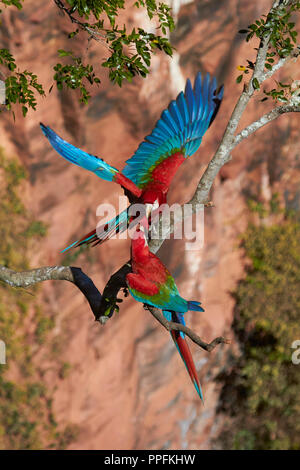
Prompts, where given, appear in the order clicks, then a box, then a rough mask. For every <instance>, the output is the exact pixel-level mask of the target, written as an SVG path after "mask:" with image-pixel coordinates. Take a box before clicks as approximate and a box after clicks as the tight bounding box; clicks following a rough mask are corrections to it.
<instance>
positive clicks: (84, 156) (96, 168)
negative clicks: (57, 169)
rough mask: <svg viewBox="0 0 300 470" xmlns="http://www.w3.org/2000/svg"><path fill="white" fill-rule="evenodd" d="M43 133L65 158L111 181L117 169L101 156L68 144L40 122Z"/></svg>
mask: <svg viewBox="0 0 300 470" xmlns="http://www.w3.org/2000/svg"><path fill="white" fill-rule="evenodd" d="M40 126H41V129H42V131H43V133H44V135H45V136H46V137H47V139H48V140H49V142H50V144H51V145H52V147H53V148H54V149H55V150H56V151H57V152H58V153H59V154H60V155H61V156H62V157H64V158H65V159H66V160H68V161H69V162H71V163H74V164H75V165H78V166H80V167H82V168H85V169H86V170H89V171H92V172H93V173H95V174H96V175H97V176H99V177H100V178H102V179H103V180H106V181H113V178H114V176H115V174H116V173H118V172H119V171H118V170H117V169H116V168H114V167H112V166H111V165H109V164H108V163H106V162H104V161H103V160H102V159H101V158H98V157H96V156H95V155H91V154H89V153H87V152H84V151H83V150H81V149H79V148H77V147H75V146H74V145H72V144H69V143H68V142H66V141H65V140H63V139H62V138H61V137H59V135H57V134H56V133H55V132H54V131H53V130H52V129H51V128H50V127H48V126H44V124H42V123H40Z"/></svg>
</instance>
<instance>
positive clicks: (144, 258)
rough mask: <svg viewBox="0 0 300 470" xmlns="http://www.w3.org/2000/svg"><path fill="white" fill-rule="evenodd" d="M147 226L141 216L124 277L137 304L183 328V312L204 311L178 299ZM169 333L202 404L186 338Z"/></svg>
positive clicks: (193, 304) (193, 303)
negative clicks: (153, 249)
mask: <svg viewBox="0 0 300 470" xmlns="http://www.w3.org/2000/svg"><path fill="white" fill-rule="evenodd" d="M147 227H148V226H147V219H146V218H145V217H144V218H143V219H142V221H141V223H140V224H139V225H138V226H137V228H136V230H135V232H134V235H133V239H132V241H131V269H132V272H131V273H129V274H127V276H126V282H127V287H128V290H129V292H130V294H131V295H132V296H133V297H134V299H136V300H137V301H139V302H142V303H144V304H148V305H152V306H153V307H156V308H159V309H161V310H162V312H163V314H164V316H165V318H166V319H167V320H168V321H173V322H175V323H181V324H182V325H185V321H184V313H186V312H187V311H189V310H194V311H198V312H204V310H203V308H202V307H201V302H195V301H187V300H185V299H183V298H182V297H181V296H180V294H179V292H178V289H177V286H176V284H175V280H174V278H173V277H172V275H171V274H170V273H169V271H168V270H167V268H166V267H165V266H164V265H163V263H162V262H161V261H160V259H159V258H158V257H157V256H156V255H154V254H153V253H151V252H150V250H149V247H148V243H147V238H146V234H145V229H147ZM170 333H171V336H172V338H173V341H174V343H175V345H176V347H177V349H178V351H179V353H180V356H181V358H182V360H183V362H184V364H185V367H186V369H187V371H188V373H189V375H190V378H191V380H192V382H193V384H194V386H195V388H196V391H197V393H198V395H199V396H200V398H201V400H202V401H203V395H202V390H201V386H200V383H199V379H198V376H197V371H196V367H195V364H194V361H193V358H192V355H191V352H190V349H189V347H188V344H187V342H186V339H185V335H184V333H182V332H180V331H177V330H172V331H171V332H170Z"/></svg>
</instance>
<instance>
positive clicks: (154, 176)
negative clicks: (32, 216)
mask: <svg viewBox="0 0 300 470" xmlns="http://www.w3.org/2000/svg"><path fill="white" fill-rule="evenodd" d="M222 97H223V86H221V87H220V88H219V89H218V88H217V83H216V79H215V78H213V79H212V80H211V79H210V76H209V74H207V75H206V76H205V77H204V78H202V76H201V73H198V75H197V76H196V79H195V83H194V88H193V87H192V85H191V82H190V80H189V79H188V80H187V82H186V87H185V92H184V93H183V92H181V93H180V94H179V95H178V96H177V98H176V100H173V101H171V103H170V105H169V107H168V109H166V110H164V111H163V113H162V115H161V117H160V119H159V120H158V121H157V123H156V125H155V127H154V129H153V131H152V133H151V134H150V135H148V136H147V137H145V140H144V141H143V142H142V143H141V144H140V146H139V147H138V149H137V150H136V152H135V154H134V155H133V156H132V157H131V158H130V159H129V160H127V162H126V165H125V167H124V169H123V171H122V172H120V171H119V170H117V169H116V168H114V167H112V166H111V165H109V164H107V163H106V162H104V161H103V160H102V159H101V158H98V157H96V156H94V155H91V154H89V153H86V152H84V151H83V150H80V149H78V148H76V147H74V146H73V145H71V144H69V143H68V142H66V141H65V140H63V139H62V138H61V137H59V136H58V135H57V134H56V133H55V132H54V131H53V130H52V129H51V128H50V127H47V126H44V125H43V124H41V128H42V131H43V133H44V134H45V136H46V137H47V138H48V140H49V142H50V144H51V145H52V146H53V148H54V149H55V150H56V151H57V152H58V153H59V154H60V155H62V156H63V157H64V158H66V159H67V160H68V161H70V162H72V163H75V164H76V165H79V166H81V167H82V168H85V169H87V170H90V171H92V172H94V173H95V174H96V175H97V176H99V177H100V178H102V179H104V180H107V181H114V182H116V183H118V184H120V185H121V186H122V187H123V188H124V189H125V190H126V191H125V192H126V194H127V195H128V196H129V198H130V199H131V201H130V202H139V203H142V204H149V205H153V204H154V203H156V205H158V206H160V205H161V204H164V203H166V198H167V193H168V190H169V187H170V184H171V181H172V179H173V177H174V175H175V173H176V171H177V169H178V168H179V166H180V165H181V164H182V163H183V162H184V161H185V159H186V158H187V157H189V156H191V155H193V154H194V153H195V152H196V150H198V148H199V146H200V144H201V141H202V138H203V135H204V134H205V132H206V131H207V129H208V128H209V126H210V125H211V123H212V122H213V120H214V119H215V117H216V115H217V113H218V110H219V107H220V104H221V101H222ZM128 209H129V208H128ZM128 209H126V210H125V211H123V212H121V213H120V214H119V215H118V216H117V217H116V218H114V219H112V220H110V221H109V222H108V223H107V224H105V225H103V226H101V227H98V228H97V229H96V230H93V231H92V232H90V233H88V234H87V235H85V236H84V237H82V238H81V239H80V240H77V241H76V242H74V243H72V245H70V246H69V247H67V248H66V249H65V250H67V249H68V248H71V247H72V246H79V245H81V244H83V243H94V244H97V243H101V242H103V241H104V240H106V239H108V238H110V237H111V236H112V235H114V234H115V233H118V232H120V233H121V232H123V231H124V230H126V229H127V228H128V224H129V217H130V215H129V210H128ZM65 250H63V251H65Z"/></svg>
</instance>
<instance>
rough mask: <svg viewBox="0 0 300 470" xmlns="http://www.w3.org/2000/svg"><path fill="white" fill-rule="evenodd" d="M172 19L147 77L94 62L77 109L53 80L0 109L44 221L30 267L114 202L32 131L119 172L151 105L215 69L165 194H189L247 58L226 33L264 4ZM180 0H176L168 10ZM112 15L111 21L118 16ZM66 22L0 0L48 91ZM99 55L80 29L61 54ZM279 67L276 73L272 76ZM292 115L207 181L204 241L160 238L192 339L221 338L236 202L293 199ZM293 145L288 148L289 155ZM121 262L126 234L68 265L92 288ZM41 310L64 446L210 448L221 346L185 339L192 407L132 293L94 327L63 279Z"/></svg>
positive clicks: (5, 137)
mask: <svg viewBox="0 0 300 470" xmlns="http://www.w3.org/2000/svg"><path fill="white" fill-rule="evenodd" d="M174 3H176V9H177V11H178V27H177V29H176V31H175V32H174V34H173V35H172V42H173V44H174V46H175V47H176V53H175V56H174V59H173V60H172V61H171V60H169V59H168V58H166V57H164V56H162V55H160V54H158V55H157V56H155V57H154V59H153V67H152V71H151V74H150V75H149V76H148V77H147V79H145V80H142V79H136V80H134V82H133V84H125V85H124V86H123V87H122V88H121V89H120V88H118V87H117V86H113V85H112V84H111V83H110V82H109V81H108V79H107V72H106V70H105V69H103V68H101V67H100V65H99V66H98V67H96V70H97V74H98V75H99V76H100V78H101V85H100V87H99V89H96V90H94V91H93V98H92V100H91V102H90V104H89V105H88V106H87V107H84V106H81V105H79V104H78V102H77V101H76V99H75V96H74V94H70V93H69V92H65V91H64V92H62V93H58V92H57V91H56V89H55V87H54V88H53V90H52V92H51V94H50V95H49V96H48V97H47V99H40V100H39V103H38V109H37V111H36V112H32V113H30V116H29V117H28V118H26V119H25V120H24V119H23V118H22V117H21V116H19V115H17V118H16V123H14V122H13V120H12V118H11V116H10V115H8V114H6V113H4V114H2V115H1V121H0V132H1V145H2V146H3V147H5V148H6V151H7V153H11V154H16V155H18V157H19V159H20V160H21V161H22V163H23V164H24V165H25V167H26V168H27V170H28V173H29V175H30V181H29V182H28V185H27V188H26V191H25V192H24V199H25V202H26V204H27V206H28V207H29V208H30V210H31V211H32V212H33V213H34V214H35V215H36V217H38V218H39V219H41V220H43V221H44V222H45V223H46V224H47V225H48V227H49V230H48V234H47V237H46V238H45V239H43V240H42V241H41V244H40V246H39V247H38V250H35V252H34V253H32V256H31V260H32V262H31V264H32V266H38V265H42V264H43V265H52V264H59V263H60V262H61V260H62V258H63V256H62V255H60V254H59V251H60V250H61V249H62V248H64V247H65V246H67V245H68V244H69V243H70V242H71V241H74V240H76V239H77V238H78V237H79V236H82V235H84V234H85V233H86V232H88V231H89V230H91V229H93V228H94V227H95V225H96V223H97V222H98V220H99V217H97V216H96V208H97V206H98V204H100V203H111V204H114V205H115V206H116V208H117V210H118V198H119V196H121V195H122V192H121V190H120V189H119V188H118V187H117V186H116V185H113V184H111V183H106V182H103V181H100V180H99V179H98V178H97V177H96V176H94V175H92V174H89V173H88V172H84V171H83V170H81V169H80V168H77V167H75V166H73V165H70V164H68V163H67V162H65V161H64V160H63V159H62V158H60V157H59V156H58V155H57V154H56V153H55V152H54V151H53V150H52V149H51V148H50V146H49V145H48V143H47V142H46V140H45V138H44V137H43V136H42V134H41V132H40V129H39V126H38V123H39V121H43V122H44V123H45V124H48V125H50V126H52V127H53V128H54V129H55V130H56V131H57V132H58V133H59V134H61V135H62V136H64V137H65V138H66V139H67V140H69V141H71V142H72V143H74V144H75V145H77V146H80V147H81V148H84V149H85V150H86V151H88V152H90V153H94V154H96V155H100V156H102V157H103V158H104V159H106V160H107V161H108V162H110V163H112V164H113V165H114V166H117V167H119V168H122V165H123V163H124V161H125V160H126V159H127V158H128V157H129V156H130V155H132V153H133V152H134V151H135V149H136V148H137V146H138V144H139V142H140V141H141V140H142V139H143V138H144V136H145V135H146V134H147V133H148V132H149V131H151V129H152V127H153V124H154V123H155V121H156V119H158V117H159V115H160V113H161V111H162V109H163V108H164V107H165V106H167V105H168V103H169V101H170V100H171V99H172V98H174V97H175V96H176V94H177V93H178V92H179V91H180V89H181V88H182V86H183V84H184V82H185V79H186V78H187V77H188V76H189V77H194V76H195V75H196V73H197V71H198V70H201V71H202V72H204V73H205V72H209V73H211V74H214V75H216V77H217V79H218V82H219V83H222V82H224V83H225V96H224V100H223V104H222V106H221V110H220V112H219V115H218V117H217V119H216V121H215V122H214V124H213V126H212V127H211V128H210V129H209V131H208V132H207V134H206V136H205V138H204V141H203V143H202V145H201V149H200V151H198V152H197V154H196V155H195V156H193V157H192V158H191V159H190V160H189V161H188V162H186V164H185V165H183V167H182V168H181V169H180V172H179V174H178V175H177V176H176V179H175V181H174V184H173V186H172V190H171V193H170V202H171V203H172V202H175V201H176V202H180V203H183V202H185V201H187V200H189V198H190V196H191V195H192V194H193V191H194V190H195V187H196V185H197V181H198V180H199V177H200V176H201V174H202V172H203V170H204V168H205V165H206V164H207V162H208V161H209V158H210V157H211V156H212V155H213V152H214V150H215V149H216V147H217V145H218V142H219V141H220V138H221V137H222V134H223V132H224V128H225V125H226V122H227V120H228V118H229V116H230V114H231V112H232V109H233V106H234V104H235V101H236V99H237V97H238V95H239V93H240V91H241V85H237V84H236V83H235V78H236V76H237V70H236V67H237V65H239V64H240V63H245V62H246V59H250V60H251V59H252V58H253V57H254V51H253V50H252V46H251V47H250V48H249V45H248V44H246V43H245V42H244V41H243V40H242V39H243V38H242V37H241V35H239V34H237V33H236V32H237V31H238V30H239V29H241V28H243V27H245V26H247V25H248V24H250V22H251V21H252V20H254V19H256V18H257V17H259V16H260V15H261V14H263V13H265V12H266V10H267V8H268V7H269V5H270V2H269V1H267V0H264V1H261V0H260V1H258V0H257V1H255V2H248V1H246V0H229V1H223V0H222V1H220V0H213V1H211V0H210V1H208V0H197V1H194V2H174ZM181 4H182V5H181ZM123 20H124V21H126V22H131V24H136V25H139V24H141V22H144V21H145V18H144V17H143V16H142V15H141V13H140V12H138V11H135V9H132V10H129V11H128V12H127V13H126V15H125V14H124V18H122V21H123ZM122 21H121V22H122ZM69 30H70V25H69V23H68V21H67V19H66V18H64V17H63V16H61V15H60V14H59V13H58V11H57V8H56V7H55V6H54V3H53V2H48V3H47V6H45V5H43V6H39V7H38V8H37V7H36V2H35V1H33V0H27V2H25V6H24V10H23V11H22V12H21V13H18V12H15V11H13V9H9V10H7V11H6V12H5V14H4V21H3V24H2V33H3V41H2V42H3V43H4V46H8V47H9V48H10V49H11V50H12V52H13V53H14V54H15V56H16V58H17V60H18V62H19V64H20V65H21V66H24V68H26V67H30V69H32V70H33V71H34V72H36V73H37V74H38V75H39V77H40V79H41V81H42V82H43V84H44V87H45V89H46V90H47V89H49V88H50V86H51V84H52V80H51V67H52V66H53V65H54V64H55V63H56V60H57V59H56V54H57V49H58V48H61V47H63V45H65V48H66V49H70V48H71V45H70V43H69V41H68V39H67V38H66V31H69ZM74 48H75V49H76V50H78V51H80V52H81V53H82V54H83V56H85V57H87V58H88V57H91V56H93V62H94V63H96V58H99V62H101V59H102V57H103V56H104V55H105V54H106V50H105V48H102V47H101V45H98V44H90V45H89V46H88V48H87V42H86V41H85V40H84V36H82V37H79V39H77V40H75V42H74V45H73V49H74ZM282 74H283V75H282V78H283V77H284V74H288V72H282ZM266 109H267V106H266V105H265V103H261V102H260V101H259V99H258V98H256V97H255V98H254V99H253V102H252V103H251V104H250V105H249V108H248V110H247V111H246V113H245V116H244V117H243V119H242V123H241V126H244V125H246V124H247V123H250V122H252V120H254V119H255V118H256V117H258V116H259V115H261V114H263V113H264V112H265V110H266ZM298 129H299V116H283V117H281V118H280V119H279V120H278V121H277V122H275V123H273V124H272V125H269V126H268V127H265V128H264V129H262V130H260V131H259V132H258V133H257V134H255V135H254V136H252V137H251V138H250V139H249V140H247V141H245V142H244V143H242V144H241V145H240V146H238V147H237V148H236V149H235V150H234V152H233V154H232V157H233V158H232V161H231V162H230V163H229V164H227V165H226V167H224V168H223V169H222V172H221V174H220V175H219V177H218V178H217V180H216V181H215V184H214V187H213V191H212V194H211V199H212V201H213V202H214V205H215V207H214V208H207V209H205V216H204V224H205V243H204V247H203V249H199V250H197V251H186V250H185V242H184V241H181V240H173V241H172V240H169V241H166V242H165V244H164V245H163V247H162V249H161V252H160V256H161V257H162V259H163V261H164V262H165V263H166V264H167V266H168V267H169V269H170V270H171V272H173V273H174V275H175V277H176V280H177V282H178V286H179V289H180V292H181V293H182V295H183V296H184V297H185V298H189V299H199V300H201V301H202V302H203V305H204V306H205V313H203V314H202V313H196V312H195V313H194V314H192V313H189V314H187V318H186V319H187V324H188V325H189V326H191V327H192V328H194V329H195V331H197V332H198V333H199V334H200V335H201V337H203V339H205V340H207V341H210V340H212V339H213V338H214V337H216V336H218V335H225V336H227V337H231V336H232V335H231V333H230V325H231V321H232V315H233V305H234V301H233V299H232V298H231V295H230V291H232V290H233V289H234V286H235V285H236V282H237V280H238V279H240V278H241V277H242V276H243V265H244V260H243V256H242V252H241V250H240V249H239V248H238V245H239V243H238V235H239V234H240V233H241V232H242V231H243V230H244V229H245V227H246V225H247V222H248V220H249V212H248V210H247V205H246V201H247V199H248V198H249V197H251V196H255V197H259V198H261V199H269V198H270V195H271V194H272V192H276V191H277V192H280V193H281V194H283V195H284V198H285V200H286V203H287V204H288V205H289V207H299V201H300V191H299V169H300V168H299V145H298V144H297V140H299V130H298ZM297 152H298V153H297ZM128 257H129V241H128V240H120V241H117V240H112V241H110V242H109V243H107V244H106V245H105V247H100V248H99V247H97V248H94V249H92V250H90V251H89V252H88V255H85V254H82V255H80V256H79V257H78V258H77V259H76V261H75V262H73V264H74V265H76V266H80V267H81V268H82V269H83V270H84V271H85V272H87V274H89V275H90V276H91V277H92V279H93V280H94V282H95V284H96V285H97V286H98V287H99V289H100V290H102V289H103V286H104V285H105V282H106V281H107V280H108V278H109V276H110V275H111V273H112V272H113V271H114V270H116V269H117V268H118V267H119V266H120V265H121V264H123V263H124V262H125V261H126V260H127V259H128ZM40 295H41V298H42V301H43V303H44V306H45V307H44V309H45V313H46V314H47V312H48V313H50V312H51V313H52V314H53V313H55V314H56V325H57V326H56V330H55V332H54V333H55V334H56V335H58V336H60V335H62V336H63V343H64V344H63V348H62V352H61V355H62V357H63V359H64V360H65V361H67V362H69V363H70V364H71V365H72V368H71V371H70V374H69V375H68V377H67V378H66V379H65V380H61V379H60V378H59V377H58V376H57V374H54V373H53V372H51V368H48V369H47V371H45V374H44V377H45V381H46V384H47V385H48V387H50V388H51V389H53V397H54V405H55V410H56V416H57V418H58V421H59V423H68V422H71V423H74V424H77V425H78V427H79V434H78V437H77V439H76V441H75V442H73V443H72V444H71V446H70V448H71V449H73V448H74V449H185V448H186V449H209V448H211V447H212V445H213V444H212V442H213V439H214V437H215V436H216V434H217V433H218V430H219V429H220V427H221V426H222V418H221V417H217V416H216V412H215V410H216V405H217V402H218V394H219V389H218V386H217V385H216V383H215V382H214V377H215V376H216V374H217V373H218V372H219V371H220V370H221V369H222V368H226V367H227V366H228V360H227V358H228V356H229V352H230V349H231V348H234V344H233V345H232V346H225V347H219V348H216V350H215V351H214V352H212V353H211V354H208V353H206V352H205V351H202V350H200V349H198V348H196V347H193V345H191V348H192V351H193V354H194V358H195V362H196V366H197V369H198V372H199V377H200V380H201V383H202V387H203V391H204V396H205V406H204V407H203V405H202V404H201V403H200V401H199V399H198V397H197V395H196V393H195V391H194V389H193V387H192V386H191V383H190V381H189V377H188V375H187V373H186V371H185V369H184V366H183V364H182V362H181V359H180V357H179V355H178V354H177V352H176V349H175V347H174V345H173V344H172V342H171V340H170V338H169V336H168V334H167V333H166V331H164V330H163V329H162V328H161V327H160V325H158V324H157V323H156V322H155V320H154V318H152V316H151V315H150V314H149V313H147V312H146V311H144V310H143V308H142V306H141V305H138V304H137V303H136V302H135V301H134V300H133V299H131V298H128V299H126V301H125V302H124V304H123V305H121V310H120V314H119V315H115V316H114V318H113V319H111V320H110V321H109V322H108V323H107V324H106V326H105V327H100V326H99V325H98V324H96V323H95V322H94V321H93V317H92V315H91V313H90V311H89V307H88V305H87V303H86V301H85V300H84V298H83V296H82V295H81V294H80V293H79V292H78V291H77V290H76V289H75V288H74V287H73V286H72V285H67V284H66V283H56V284H55V283H54V282H53V283H46V284H45V285H44V286H43V288H42V289H41V294H40Z"/></svg>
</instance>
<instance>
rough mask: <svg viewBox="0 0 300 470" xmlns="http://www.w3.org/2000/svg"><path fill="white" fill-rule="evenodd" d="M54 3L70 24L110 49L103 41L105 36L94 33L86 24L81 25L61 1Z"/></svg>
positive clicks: (57, 0) (56, 0) (97, 32)
mask: <svg viewBox="0 0 300 470" xmlns="http://www.w3.org/2000/svg"><path fill="white" fill-rule="evenodd" d="M54 3H55V5H56V6H57V7H58V8H59V9H60V10H61V11H63V12H64V13H66V14H67V16H68V17H69V18H70V20H71V22H72V23H75V24H77V26H79V27H80V29H82V30H84V31H86V32H87V33H88V34H89V35H90V38H91V39H94V40H95V41H98V42H101V43H102V44H104V45H105V46H106V47H107V48H108V49H110V47H109V46H108V44H107V43H106V41H105V34H103V33H100V32H99V31H95V30H94V29H93V28H91V27H90V26H89V25H88V24H87V23H83V22H82V21H80V20H78V19H77V18H75V16H74V15H72V13H71V8H70V9H68V8H67V7H65V5H64V4H63V2H62V1H61V0H54Z"/></svg>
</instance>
